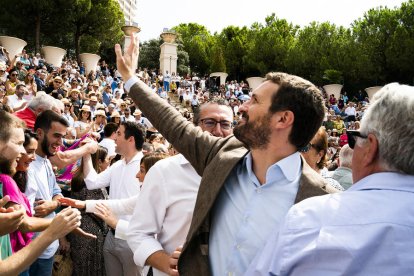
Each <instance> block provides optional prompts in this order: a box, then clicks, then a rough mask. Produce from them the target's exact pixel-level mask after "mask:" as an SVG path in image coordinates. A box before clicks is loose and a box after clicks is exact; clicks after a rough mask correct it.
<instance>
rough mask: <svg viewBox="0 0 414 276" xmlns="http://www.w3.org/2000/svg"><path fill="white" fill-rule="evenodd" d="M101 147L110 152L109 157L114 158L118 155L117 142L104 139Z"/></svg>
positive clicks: (100, 143)
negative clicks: (116, 150)
mask: <svg viewBox="0 0 414 276" xmlns="http://www.w3.org/2000/svg"><path fill="white" fill-rule="evenodd" d="M99 145H100V146H102V147H104V148H106V149H107V150H108V156H109V157H112V156H115V155H116V152H115V149H116V144H115V140H114V139H111V138H103V139H102V141H101V142H99Z"/></svg>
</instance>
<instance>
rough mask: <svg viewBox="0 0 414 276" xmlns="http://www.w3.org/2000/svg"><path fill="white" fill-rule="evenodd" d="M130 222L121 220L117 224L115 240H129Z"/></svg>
mask: <svg viewBox="0 0 414 276" xmlns="http://www.w3.org/2000/svg"><path fill="white" fill-rule="evenodd" d="M128 226H129V221H127V220H123V219H120V220H118V223H117V224H116V229H115V238H117V239H121V240H125V241H126V239H127V231H128Z"/></svg>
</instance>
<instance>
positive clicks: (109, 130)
mask: <svg viewBox="0 0 414 276" xmlns="http://www.w3.org/2000/svg"><path fill="white" fill-rule="evenodd" d="M117 129H118V125H117V124H115V123H107V124H106V126H105V127H104V136H105V137H110V136H111V135H112V134H113V133H114V132H116V130H117Z"/></svg>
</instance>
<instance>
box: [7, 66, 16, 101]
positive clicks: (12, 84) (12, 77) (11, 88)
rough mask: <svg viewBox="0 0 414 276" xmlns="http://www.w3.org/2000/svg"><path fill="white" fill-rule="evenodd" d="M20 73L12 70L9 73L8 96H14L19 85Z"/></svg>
mask: <svg viewBox="0 0 414 276" xmlns="http://www.w3.org/2000/svg"><path fill="white" fill-rule="evenodd" d="M18 75H19V72H17V71H16V70H12V71H10V72H9V76H8V80H7V81H6V83H5V86H6V93H7V95H8V96H10V95H13V94H14V93H15V92H16V85H17V84H18V83H19V80H18V78H17V77H18Z"/></svg>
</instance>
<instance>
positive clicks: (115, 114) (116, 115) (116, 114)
mask: <svg viewBox="0 0 414 276" xmlns="http://www.w3.org/2000/svg"><path fill="white" fill-rule="evenodd" d="M111 118H121V115H119V112H118V111H114V112H112V114H111Z"/></svg>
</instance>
